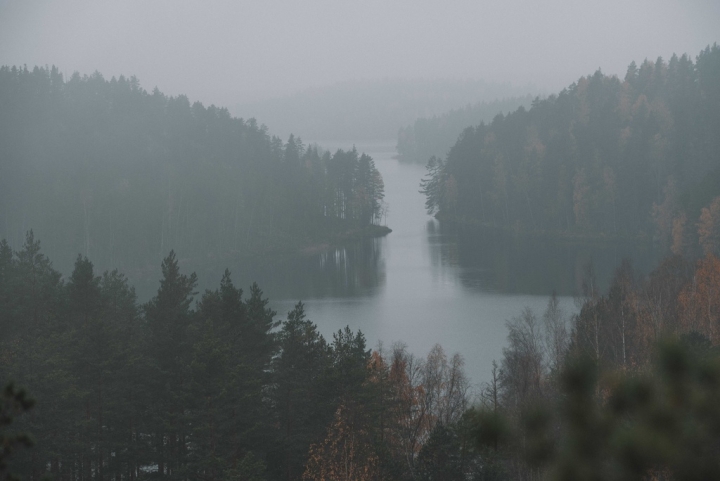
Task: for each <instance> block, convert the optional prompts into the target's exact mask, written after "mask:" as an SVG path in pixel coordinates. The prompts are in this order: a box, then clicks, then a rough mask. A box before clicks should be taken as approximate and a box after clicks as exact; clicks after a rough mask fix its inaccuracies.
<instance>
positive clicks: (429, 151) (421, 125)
mask: <svg viewBox="0 0 720 481" xmlns="http://www.w3.org/2000/svg"><path fill="white" fill-rule="evenodd" d="M532 101H533V97H532V96H531V95H526V96H524V97H509V98H504V99H502V100H494V101H480V102H476V103H474V104H468V105H466V106H465V107H464V108H460V109H453V110H450V111H449V112H445V113H444V114H440V115H433V116H432V117H421V118H418V119H416V120H415V122H414V123H413V124H412V125H408V126H405V127H403V128H401V129H400V131H399V132H398V134H397V152H398V155H399V156H400V159H401V160H403V161H407V162H419V163H425V162H427V160H428V159H429V158H430V157H433V156H436V157H444V156H445V154H446V153H447V152H448V151H449V150H450V148H451V147H452V146H453V144H454V143H455V142H456V141H457V138H458V136H459V135H460V134H461V133H462V131H463V130H465V129H466V128H467V126H468V125H478V124H480V123H481V122H485V123H489V122H490V121H492V119H493V118H495V116H496V115H498V114H508V113H510V112H514V111H515V110H517V109H518V108H520V107H526V108H527V107H530V105H531V104H532Z"/></svg>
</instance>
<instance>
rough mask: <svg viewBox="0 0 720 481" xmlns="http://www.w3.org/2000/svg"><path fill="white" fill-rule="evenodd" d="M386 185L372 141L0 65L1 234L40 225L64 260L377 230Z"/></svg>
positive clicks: (246, 246) (263, 245) (97, 78)
mask: <svg viewBox="0 0 720 481" xmlns="http://www.w3.org/2000/svg"><path fill="white" fill-rule="evenodd" d="M383 192H384V188H383V182H382V178H381V176H380V174H379V173H378V171H377V169H376V168H375V165H374V162H373V160H372V158H370V157H369V156H367V155H364V154H363V155H361V154H360V153H358V152H357V151H355V150H352V151H348V152H343V151H338V152H336V153H334V154H332V153H330V152H322V151H321V150H319V149H318V147H317V146H305V145H303V144H302V142H301V141H300V139H298V138H296V137H294V136H292V135H291V136H290V137H289V139H288V140H287V142H283V141H281V140H280V139H279V138H277V137H275V136H271V135H270V134H269V133H268V131H267V129H266V128H265V127H264V126H261V125H258V124H257V123H256V121H255V120H254V119H250V120H243V119H238V118H233V117H232V116H231V115H230V114H229V113H228V111H227V110H226V109H223V108H218V107H215V106H210V107H205V106H203V105H202V104H200V103H199V102H195V103H191V102H190V101H189V100H188V98H187V97H185V96H182V95H181V96H178V97H170V96H166V95H164V94H162V93H161V92H160V91H159V90H158V89H157V88H156V89H154V90H153V91H152V92H147V91H145V90H144V89H142V88H141V87H140V85H139V82H138V80H137V79H135V78H134V77H132V78H125V77H122V76H121V77H119V78H112V79H110V80H106V79H104V78H103V77H102V75H100V74H99V73H95V74H93V75H91V76H81V75H79V74H74V75H72V76H71V77H70V78H69V79H67V80H66V79H64V78H63V76H62V75H61V74H60V73H59V72H58V70H57V69H56V68H55V67H52V68H39V67H36V68H34V69H32V70H29V69H27V68H26V67H22V68H17V67H2V68H0V237H3V238H6V239H7V240H8V241H9V242H10V244H11V245H13V246H15V247H18V246H20V245H21V244H22V242H23V239H24V236H25V232H27V231H28V230H29V229H34V231H35V233H36V234H37V235H38V236H39V237H41V238H43V239H46V248H47V251H48V253H49V254H50V255H51V256H53V258H55V259H57V260H58V262H59V263H60V264H58V265H59V267H61V270H62V271H63V272H69V271H70V269H71V268H72V265H71V259H72V258H73V257H74V256H75V255H76V254H77V253H78V252H80V253H82V254H83V255H87V256H89V257H91V258H92V259H94V261H95V262H96V263H97V265H99V266H102V268H103V269H105V268H111V267H117V266H120V267H122V268H123V269H124V270H125V272H131V271H132V270H133V269H135V270H137V269H140V270H143V269H145V270H146V269H151V268H152V266H155V265H157V263H158V262H159V261H160V260H161V259H162V257H163V256H164V255H165V254H166V253H167V252H168V251H169V250H170V249H176V250H178V251H179V252H182V253H183V257H184V258H185V259H188V258H189V259H218V258H221V259H229V258H242V257H243V256H251V255H259V254H277V253H278V252H281V251H293V250H298V249H300V248H302V247H306V246H308V245H310V244H313V243H321V242H328V241H332V240H333V239H336V238H338V237H342V236H343V235H347V234H348V232H357V231H362V230H363V229H364V230H366V231H367V230H368V228H369V229H371V230H372V226H373V225H374V224H378V223H379V221H380V217H381V215H382V213H383V204H382V200H383V196H384V194H383ZM383 232H385V231H383ZM376 233H381V232H380V229H377V232H376Z"/></svg>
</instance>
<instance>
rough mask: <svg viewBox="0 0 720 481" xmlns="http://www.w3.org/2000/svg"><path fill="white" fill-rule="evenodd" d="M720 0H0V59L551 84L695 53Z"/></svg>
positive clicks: (222, 82)
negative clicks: (681, 0)
mask: <svg viewBox="0 0 720 481" xmlns="http://www.w3.org/2000/svg"><path fill="white" fill-rule="evenodd" d="M719 18H720V3H718V2H714V1H712V0H694V1H687V2H680V1H667V0H665V1H650V0H642V1H636V2H625V1H622V0H611V1H605V2H592V3H590V2H577V1H573V0H552V1H545V2H530V1H519V0H514V1H508V2H499V1H468V0H455V1H450V2H439V1H427V0H424V1H394V2H386V1H364V2H338V1H317V0H313V1H305V2H280V1H263V2H252V1H243V2H236V1H215V2H210V3H207V2H186V1H182V2H181V1H170V0H164V1H153V2H143V1H137V0H131V1H123V2H97V1H74V2H57V1H55V2H52V1H22V2H21V1H6V0H3V1H0V64H2V65H12V64H19V65H23V64H27V65H28V66H29V67H32V66H34V65H56V66H58V67H59V68H60V70H61V72H63V73H65V74H71V73H72V72H74V71H79V72H80V73H88V74H89V73H92V72H94V71H96V70H97V71H99V72H101V73H102V74H103V75H105V76H106V77H108V78H109V77H110V76H113V75H114V76H117V75H120V74H123V75H126V76H128V75H135V76H137V77H138V78H139V79H140V81H141V84H142V86H143V87H144V88H146V89H152V88H153V87H155V86H158V87H159V88H160V89H161V90H162V91H163V92H165V93H168V94H172V95H177V94H185V95H188V96H189V97H190V99H191V100H200V101H202V102H204V103H206V104H208V103H215V104H218V105H228V106H229V105H235V104H240V103H246V102H252V101H258V100H262V99H265V98H269V97H275V96H279V95H286V94H291V93H293V92H297V91H298V90H302V89H307V88H311V87H318V86H324V85H331V84H334V83H336V82H342V81H348V80H374V79H387V78H392V79H397V78H406V79H412V78H425V79H438V78H456V79H483V80H485V81H488V82H495V83H504V82H511V83H513V84H514V85H526V84H532V85H535V86H536V87H537V90H538V91H543V92H552V91H556V90H558V89H561V88H562V87H564V86H567V85H568V84H570V83H571V82H573V81H574V80H576V79H577V78H578V77H579V76H581V75H585V74H588V73H592V72H594V71H595V70H596V69H598V68H602V70H603V72H604V73H609V74H621V75H622V74H624V71H625V69H626V67H627V65H628V64H629V63H630V62H631V61H633V60H635V61H641V60H642V59H644V58H651V59H655V58H657V57H658V56H662V57H663V58H668V57H669V56H670V55H671V54H672V53H678V54H681V53H690V54H695V53H696V52H698V51H699V50H700V49H701V48H703V47H705V46H706V45H708V44H712V43H713V42H715V41H717V40H718V33H719V31H718V30H719V29H718V19H719Z"/></svg>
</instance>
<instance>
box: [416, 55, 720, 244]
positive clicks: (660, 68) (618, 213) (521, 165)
mask: <svg viewBox="0 0 720 481" xmlns="http://www.w3.org/2000/svg"><path fill="white" fill-rule="evenodd" d="M718 132H720V47H718V46H717V45H713V46H712V47H707V48H706V49H705V50H703V51H702V52H700V54H699V55H698V56H697V59H696V61H695V62H693V60H692V58H690V57H689V56H687V55H683V56H681V57H678V56H676V55H673V56H672V58H671V59H670V60H669V61H668V62H666V61H664V60H662V59H658V60H657V61H655V62H651V61H648V60H646V61H644V62H643V63H642V64H641V65H640V66H637V65H636V64H635V63H634V62H633V63H632V64H631V65H630V66H629V67H628V70H627V74H626V75H625V78H624V79H619V78H617V77H615V76H607V75H604V74H602V72H600V71H598V72H596V73H595V74H593V75H591V76H588V77H582V78H580V79H579V80H578V81H577V82H576V83H573V84H572V85H571V86H570V87H568V88H566V89H564V90H563V91H562V92H560V93H559V94H557V95H551V96H549V97H548V98H546V99H544V100H537V101H535V102H533V104H532V106H531V107H530V108H529V109H525V108H520V109H518V110H517V111H515V112H513V113H511V114H509V115H506V116H498V117H497V118H495V119H494V120H493V121H492V122H491V123H490V124H480V125H479V126H477V127H469V128H467V129H466V130H465V131H464V132H463V133H462V135H461V136H460V138H459V139H458V141H457V143H456V144H455V145H454V146H453V147H452V149H451V150H450V152H449V153H448V155H447V157H440V158H438V157H433V158H431V159H430V161H429V163H428V169H429V175H428V177H427V178H426V179H425V180H424V182H423V184H422V189H423V191H424V192H425V194H426V195H427V207H428V210H429V211H430V212H433V213H437V214H438V216H440V217H442V218H445V219H454V220H457V221H460V222H471V223H478V224H483V225H487V226H495V227H500V228H504V229H511V230H513V231H518V232H544V233H555V234H562V235H583V236H608V237H614V236H628V237H635V236H639V235H640V236H644V237H646V238H651V237H652V238H655V239H657V240H658V241H660V242H662V243H663V244H665V245H666V246H668V247H672V248H673V250H674V252H676V253H679V252H684V251H686V250H687V249H691V250H692V249H697V248H698V240H699V243H700V244H703V245H708V246H709V247H704V248H705V250H706V251H707V250H708V249H710V248H711V247H712V246H710V244H713V243H716V242H718V240H717V239H718V235H719V233H718V229H720V200H719V199H718V198H717V196H719V195H720V135H718ZM698 223H699V224H700V228H699V229H698V228H697V224H698ZM698 231H699V232H698Z"/></svg>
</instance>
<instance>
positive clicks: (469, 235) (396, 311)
mask: <svg viewBox="0 0 720 481" xmlns="http://www.w3.org/2000/svg"><path fill="white" fill-rule="evenodd" d="M318 144H319V145H321V146H322V147H325V148H327V149H330V150H331V151H334V150H335V149H336V148H343V149H349V148H352V145H353V144H352V143H351V142H348V143H330V142H318ZM356 147H357V149H358V151H360V152H366V153H368V154H369V155H371V156H372V157H373V159H374V160H375V163H376V166H377V168H378V170H379V171H380V172H381V174H382V176H383V179H384V182H385V201H386V202H387V204H388V206H389V211H388V215H387V225H388V226H389V227H391V228H392V229H393V232H392V233H391V234H389V235H388V236H386V237H383V238H379V239H367V240H364V241H361V242H355V243H352V244H349V245H346V246H343V247H338V248H335V249H331V250H330V251H327V252H323V253H320V254H317V255H312V256H305V257H300V258H298V259H295V260H293V261H290V262H284V263H282V264H279V265H242V266H231V270H232V272H233V279H234V281H235V283H236V285H239V286H242V287H245V288H246V287H247V285H248V284H249V283H250V282H252V281H257V282H258V284H259V285H260V287H261V288H262V289H263V291H264V292H265V294H266V295H267V296H268V297H269V298H270V300H271V304H270V305H271V307H272V308H273V309H274V310H276V311H277V312H278V316H279V317H281V318H284V317H285V315H286V314H287V312H288V311H289V310H291V309H292V308H293V306H294V305H295V303H296V302H297V301H299V300H301V301H302V302H303V303H304V304H305V308H306V312H307V315H308V319H310V320H312V321H313V322H315V323H316V324H317V326H318V328H319V330H320V332H321V333H322V334H323V335H324V336H325V337H326V338H327V339H328V340H331V339H332V333H333V332H336V331H337V330H338V329H342V328H344V327H345V326H350V328H351V329H353V330H358V329H360V330H362V332H363V333H364V334H365V337H366V338H367V341H368V346H369V347H376V346H377V345H378V343H379V342H382V343H383V345H384V346H385V347H386V348H390V347H391V345H392V343H393V342H403V343H405V344H406V345H407V346H408V348H409V350H410V351H411V352H413V353H415V354H416V355H420V356H424V355H426V354H427V352H428V351H429V350H430V348H431V347H432V346H433V345H434V344H436V343H439V344H440V345H441V346H442V347H443V348H444V349H445V352H446V354H448V356H450V355H452V354H453V353H455V352H459V353H460V354H461V355H462V356H463V357H464V358H465V361H466V372H467V373H468V375H469V376H470V378H471V380H472V381H473V383H475V384H476V385H477V384H479V383H481V382H484V381H487V380H488V377H489V373H490V369H491V363H492V361H493V360H497V361H498V362H500V360H501V358H502V350H503V347H504V346H505V341H506V336H507V329H506V326H505V321H506V320H507V319H510V318H512V317H515V316H518V315H520V313H521V311H522V310H523V308H524V307H525V306H528V307H530V308H532V309H534V310H535V311H536V312H537V314H538V316H541V315H542V313H543V311H544V309H545V307H546V305H547V302H548V298H549V296H550V295H551V294H552V292H553V291H556V292H557V293H558V295H559V296H560V300H561V304H562V306H563V308H564V309H565V311H566V312H567V313H568V314H570V313H572V312H575V310H576V307H575V302H574V300H573V295H574V294H576V293H577V292H578V291H579V286H580V283H581V281H582V277H583V267H584V266H585V265H586V264H587V263H588V262H589V261H591V260H592V261H593V264H594V266H595V270H596V275H597V278H598V281H599V282H600V285H603V286H607V284H608V283H609V280H610V278H611V277H612V274H613V271H614V269H615V267H616V266H617V265H619V263H620V261H621V259H622V258H623V257H630V258H631V259H633V262H634V265H635V266H636V267H638V268H639V270H640V271H642V272H648V271H649V269H650V268H652V265H653V264H654V262H655V261H656V257H655V254H654V253H653V251H652V249H650V248H648V247H643V246H639V245H635V244H633V243H625V244H623V243H612V244H610V243H558V242H550V241H538V240H529V239H524V240H523V239H517V238H509V237H508V236H506V235H500V234H497V233H496V234H492V233H487V232H482V231H480V230H477V229H476V230H473V229H457V228H452V227H449V226H446V225H442V224H441V223H440V222H438V221H437V220H435V219H433V218H432V217H431V216H429V215H428V214H427V213H426V212H425V207H424V203H425V198H424V196H423V195H422V194H420V193H419V192H418V190H419V183H420V179H421V178H422V177H423V176H424V175H425V168H424V166H421V165H416V164H407V163H401V162H399V161H398V160H397V159H395V142H394V141H392V142H377V143H372V144H364V145H363V144H357V145H356ZM199 274H200V273H199ZM221 274H222V271H219V272H217V273H213V276H214V277H217V279H214V278H213V279H208V282H209V285H212V286H217V283H218V282H219V280H220V276H221ZM201 281H202V277H201Z"/></svg>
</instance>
